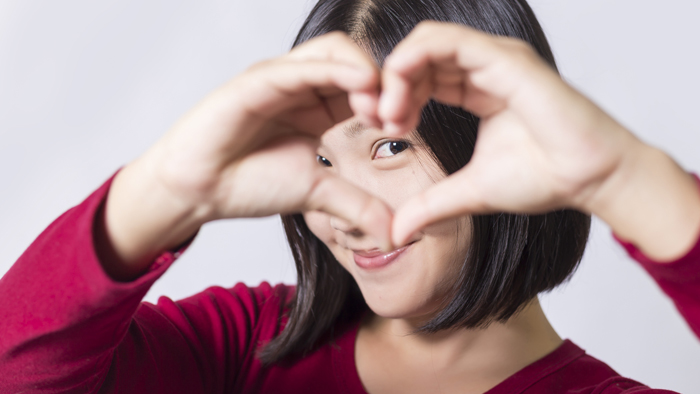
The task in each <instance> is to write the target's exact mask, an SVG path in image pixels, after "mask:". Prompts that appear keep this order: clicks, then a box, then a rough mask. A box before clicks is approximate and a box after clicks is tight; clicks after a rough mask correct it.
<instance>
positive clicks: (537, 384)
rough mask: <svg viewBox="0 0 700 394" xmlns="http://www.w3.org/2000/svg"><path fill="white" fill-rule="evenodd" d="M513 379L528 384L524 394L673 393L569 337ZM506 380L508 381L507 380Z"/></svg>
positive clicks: (522, 385) (519, 384)
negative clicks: (620, 368) (606, 360)
mask: <svg viewBox="0 0 700 394" xmlns="http://www.w3.org/2000/svg"><path fill="white" fill-rule="evenodd" d="M509 379H514V381H513V383H514V385H515V386H514V387H516V386H519V387H527V389H525V390H524V391H522V392H523V394H525V393H527V394H540V393H542V394H544V393H567V394H672V393H673V392H672V391H668V390H658V389H652V388H649V387H648V386H645V385H644V384H642V383H639V382H637V381H635V380H632V379H628V378H625V377H622V376H620V375H619V374H618V373H617V372H615V370H613V369H612V368H611V367H610V366H608V365H607V364H606V363H604V362H603V361H600V360H598V359H597V358H595V357H592V356H590V355H588V354H586V352H585V351H584V350H583V349H581V348H580V347H578V346H577V345H575V344H574V343H573V342H571V341H569V340H566V341H564V343H563V344H562V345H561V346H560V347H559V348H557V349H556V350H554V351H553V352H552V353H550V354H548V355H547V356H545V357H543V358H542V359H540V360H538V361H536V362H534V363H533V364H531V365H529V366H527V367H526V368H524V369H522V370H521V371H519V372H518V373H516V374H515V375H513V376H511V378H509ZM504 383H505V382H504Z"/></svg>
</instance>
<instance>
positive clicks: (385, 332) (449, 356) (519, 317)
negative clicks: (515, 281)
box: [358, 299, 562, 392]
mask: <svg viewBox="0 0 700 394" xmlns="http://www.w3.org/2000/svg"><path fill="white" fill-rule="evenodd" d="M418 327H419V324H418V322H417V321H414V320H409V319H388V318H383V317H380V316H376V315H371V316H368V317H367V319H366V320H365V321H364V322H363V324H362V327H361V332H360V335H364V336H365V339H366V340H369V342H370V343H374V344H377V346H382V347H384V349H383V350H384V351H389V352H391V353H393V354H394V355H396V356H398V357H399V359H401V360H409V361H407V362H409V363H413V364H415V365H413V367H415V368H420V365H419V364H420V363H424V362H426V360H429V363H430V366H429V367H430V369H432V370H434V371H435V373H436V375H441V374H442V375H444V376H445V377H448V376H462V377H464V376H469V377H470V381H471V384H470V385H471V386H474V392H483V391H486V390H488V389H490V388H491V387H493V386H495V385H497V384H498V383H500V382H501V381H503V380H504V379H506V378H507V377H509V376H510V375H512V374H514V373H515V372H517V371H519V370H520V369H522V368H524V367H525V366H527V365H529V364H531V363H533V362H534V361H536V360H538V359H540V358H542V357H544V356H545V355H547V354H549V353H550V352H552V351H553V350H554V349H556V348H557V347H558V346H559V345H561V343H562V340H561V338H560V337H559V335H557V333H556V332H555V331H554V329H553V328H552V326H551V325H550V323H549V321H548V320H547V318H546V317H545V315H544V312H543V311H542V308H541V306H540V304H539V301H538V300H537V299H534V300H533V301H531V302H530V303H528V304H527V305H526V306H525V308H524V309H523V310H522V311H520V312H519V313H518V314H516V315H515V316H513V317H512V318H511V319H509V320H508V321H507V322H505V323H493V324H491V325H490V326H488V327H487V328H484V329H456V330H446V331H443V332H439V333H436V334H416V333H415V330H416V328H418ZM358 356H359V354H358ZM479 390H482V391H479Z"/></svg>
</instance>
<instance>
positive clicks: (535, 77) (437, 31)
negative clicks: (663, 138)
mask: <svg viewBox="0 0 700 394" xmlns="http://www.w3.org/2000/svg"><path fill="white" fill-rule="evenodd" d="M382 85H383V86H382V88H383V90H382V95H381V101H380V104H379V109H378V117H379V119H380V121H381V122H382V123H383V124H384V129H385V130H386V131H387V132H388V133H390V134H393V135H401V134H403V133H406V132H408V131H410V130H411V129H413V128H415V127H416V125H417V123H418V116H419V110H420V108H421V107H422V106H423V105H424V104H425V102H426V101H427V100H428V99H429V98H431V97H432V98H434V99H436V100H437V101H440V102H443V103H446V104H450V105H455V106H461V107H463V108H464V109H466V110H468V111H471V112H472V113H474V114H476V115H477V116H479V117H480V118H481V123H480V128H479V136H478V139H477V142H476V147H475V151H474V155H473V157H472V159H471V161H470V163H469V164H468V165H467V166H465V167H464V168H463V169H462V170H460V171H458V172H457V173H455V174H453V175H452V176H450V177H448V178H447V179H446V180H444V181H442V182H440V183H438V184H436V185H435V186H434V187H432V188H430V189H428V190H426V191H425V192H424V193H422V194H420V195H418V196H416V197H414V198H413V199H412V200H410V201H409V202H407V203H406V204H405V205H404V206H402V207H400V208H399V209H398V211H397V212H396V216H395V219H394V226H393V234H392V239H393V242H394V243H395V244H397V245H400V244H403V243H404V242H405V241H406V240H407V239H408V238H409V237H410V235H411V234H412V233H413V232H415V231H417V230H418V229H420V228H422V227H424V226H426V225H428V224H430V223H433V222H436V221H439V220H441V219H445V218H448V217H451V216H458V215H466V214H478V213H489V212H498V211H509V212H523V213H540V212H546V211H550V210H554V209H561V208H575V209H579V210H582V211H586V212H590V213H594V214H596V215H598V216H600V217H601V218H602V219H603V220H605V221H606V222H607V223H608V224H610V225H611V226H612V228H613V230H614V231H616V232H617V234H618V235H619V236H621V237H623V238H626V239H628V240H631V241H633V242H635V243H636V244H637V245H638V246H640V248H642V250H643V251H645V252H646V253H647V254H649V255H650V256H651V257H656V258H660V259H670V258H672V257H675V256H678V255H680V254H681V253H682V252H683V251H685V250H687V248H689V247H690V246H692V244H693V243H694V241H695V239H696V237H697V234H698V231H699V229H700V197H699V196H698V191H697V185H696V184H695V182H694V181H693V179H692V178H691V177H690V176H688V174H686V173H685V172H684V171H683V170H682V169H680V168H679V167H678V166H677V165H676V164H675V163H674V162H673V161H672V160H671V159H670V158H668V156H666V155H665V154H663V153H661V152H659V151H657V150H655V149H653V148H651V147H649V146H647V145H645V144H643V143H642V142H641V141H640V140H638V139H637V138H636V137H635V136H634V135H632V134H631V133H630V132H628V131H627V130H626V129H625V128H624V127H622V126H621V125H619V124H618V123H617V122H615V121H614V120H613V119H612V118H610V117H609V116H608V115H607V114H606V113H605V112H603V111H602V110H600V109H599V108H598V107H597V106H596V105H595V104H593V103H592V102H590V101H589V100H588V99H586V98H585V97H584V96H582V95H581V94H579V93H578V92H577V91H576V90H574V89H573V88H571V87H570V86H569V85H567V84H566V83H564V82H563V81H562V80H561V78H560V77H559V76H558V75H557V74H556V72H555V71H554V70H552V69H551V67H549V66H548V65H547V64H546V63H545V62H544V61H543V60H542V59H541V58H540V57H539V56H538V55H537V54H536V53H535V52H534V50H533V49H532V48H531V47H529V46H528V45H527V44H525V43H524V42H522V41H519V40H515V39H511V38H504V37H494V36H490V35H487V34H484V33H480V32H477V31H475V30H473V29H470V28H467V27H463V26H458V25H451V24H444V23H437V22H425V23H422V24H420V25H419V26H418V27H416V29H415V30H414V31H413V32H412V33H411V34H410V35H409V36H408V37H407V38H406V39H405V40H404V41H402V42H401V43H400V44H399V45H398V46H397V47H396V48H395V49H394V51H393V52H392V54H391V55H390V56H389V57H388V58H387V60H386V63H385V65H384V70H383V74H382Z"/></svg>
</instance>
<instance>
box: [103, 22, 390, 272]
mask: <svg viewBox="0 0 700 394" xmlns="http://www.w3.org/2000/svg"><path fill="white" fill-rule="evenodd" d="M378 94H379V70H378V68H377V66H376V65H375V63H374V62H373V61H372V60H371V59H370V58H369V57H368V56H367V55H366V54H365V53H364V52H363V51H362V50H361V49H360V48H359V47H358V46H357V45H356V44H354V43H353V42H352V41H351V40H350V38H348V37H347V36H346V35H344V34H342V33H331V34H327V35H325V36H321V37H318V38H315V39H313V40H310V41H308V42H307V43H305V44H303V45H300V46H298V47H296V48H295V49H294V50H292V51H291V52H289V53H288V54H287V55H285V56H282V57H280V58H277V59H273V60H269V61H265V62H261V63H258V64H256V65H254V66H253V67H251V68H250V69H248V70H247V71H246V72H244V73H243V74H241V75H239V76H238V77H236V78H234V79H233V80H232V81H230V82H229V83H227V84H226V85H225V86H223V87H222V88H220V89H218V90H217V91H215V92H214V93H212V94H211V95H210V96H209V97H207V98H206V99H205V100H204V101H203V102H201V103H200V104H199V105H198V106H196V107H195V108H194V109H193V110H191V111H190V112H189V113H188V114H187V115H186V116H184V117H183V118H182V119H181V120H180V121H179V122H178V123H177V124H176V125H175V126H174V127H173V128H172V129H171V130H170V131H169V132H168V133H167V134H166V135H165V136H164V137H163V138H162V139H161V140H160V141H158V142H157V143H156V145H154V146H153V147H152V148H151V149H149V150H148V151H147V152H146V153H145V154H144V155H143V156H142V157H140V158H139V159H137V160H136V161H134V162H133V163H130V164H129V165H127V166H126V167H125V168H124V169H123V170H122V171H121V172H120V173H119V174H117V176H116V178H115V180H114V183H113V185H112V187H111V190H110V193H109V196H108V199H107V205H106V213H105V215H104V218H105V220H104V222H103V223H102V225H100V226H99V228H100V229H101V230H98V236H97V239H96V242H97V243H98V244H99V245H98V249H105V248H106V249H107V250H110V249H111V251H110V252H109V253H108V254H109V256H108V257H107V258H105V257H104V256H102V257H103V258H102V260H103V262H104V264H105V269H106V270H107V272H108V273H109V274H110V275H111V276H112V277H114V278H116V279H122V280H128V279H131V278H134V277H136V276H138V275H139V274H140V273H141V272H143V270H144V269H145V268H146V267H147V266H148V264H149V263H150V261H151V259H152V258H154V257H155V256H156V255H157V254H158V253H160V252H162V251H164V250H166V249H169V248H172V247H175V246H177V245H178V244H180V243H182V242H184V241H185V240H187V239H188V238H189V237H191V236H192V235H193V234H194V233H195V232H196V231H197V230H198V229H199V227H200V226H201V225H202V224H203V223H205V222H208V221H212V220H216V219H222V218H236V217H260V216H268V215H273V214H277V213H292V212H301V211H307V210H318V211H323V212H326V213H329V214H331V215H333V216H336V217H340V218H342V219H344V220H346V221H348V222H350V223H353V224H355V225H357V226H358V227H359V228H361V229H363V230H364V231H365V232H366V233H367V234H370V235H372V236H374V237H375V238H377V239H378V240H379V241H380V242H382V244H388V243H389V239H390V224H391V211H390V209H389V208H388V206H387V205H386V204H384V203H383V202H381V201H380V200H379V199H377V198H375V197H373V196H371V195H370V194H368V193H366V192H364V191H363V190H361V189H359V188H357V187H355V186H353V185H352V184H350V183H348V182H346V181H344V180H342V179H341V178H339V177H336V176H333V175H332V174H331V173H330V172H329V171H323V169H322V167H321V166H320V165H319V164H318V163H317V162H316V147H317V144H318V141H319V138H320V136H321V135H322V134H323V133H324V132H325V131H326V130H328V129H329V128H331V127H332V126H333V125H335V124H337V123H339V122H341V121H343V120H345V119H347V118H349V117H351V116H352V115H353V112H357V113H360V114H363V115H362V116H364V117H366V118H368V119H365V121H367V122H370V123H371V122H373V119H370V118H371V116H372V114H373V111H374V110H375V108H376V104H377V99H378Z"/></svg>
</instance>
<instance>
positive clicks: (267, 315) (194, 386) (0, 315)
mask: <svg viewBox="0 0 700 394" xmlns="http://www.w3.org/2000/svg"><path fill="white" fill-rule="evenodd" d="M109 185H110V182H109V181H108V182H107V183H105V184H104V185H103V186H102V187H100V188H99V189H98V190H97V191H95V192H94V193H93V194H92V195H91V196H89V197H88V198H87V199H86V200H85V201H84V202H83V203H81V204H80V205H78V206H76V207H74V208H73V209H71V210H69V211H68V212H66V213H65V214H63V215H62V216H61V217H59V218H58V219H57V220H56V221H54V222H53V223H52V224H51V225H50V226H49V227H48V228H47V229H46V230H45V231H44V232H43V233H42V234H41V235H40V236H39V237H38V238H37V239H36V241H34V243H32V245H31V246H30V247H29V248H28V249H27V250H26V251H25V252H24V254H23V255H22V256H21V257H20V258H19V260H18V261H17V262H16V263H15V264H14V265H13V267H12V268H11V269H10V270H9V271H8V272H7V274H5V276H4V277H3V278H2V279H0V394H6V393H13V394H14V393H97V392H100V393H102V392H104V393H130V394H139V393H144V394H146V393H148V394H154V393H168V394H173V393H187V394H197V393H254V392H261V393H305V394H308V393H349V394H355V393H365V391H364V389H363V387H362V383H361V382H360V379H359V376H358V374H357V370H356V368H355V360H354V343H355V337H356V334H357V330H358V327H359V321H357V322H354V323H353V324H350V325H347V326H345V327H338V328H337V330H336V332H339V333H341V334H340V335H339V336H338V337H337V338H336V340H335V341H334V342H333V343H329V344H327V345H324V346H321V347H320V348H318V350H316V351H315V352H313V353H311V354H309V355H307V356H306V357H304V358H303V359H301V360H299V361H298V362H296V363H294V364H292V365H284V366H282V365H274V366H271V367H269V368H264V367H263V366H262V364H261V363H260V361H259V360H257V359H256V357H255V350H256V347H257V346H258V344H260V343H264V342H266V341H268V340H270V339H271V338H273V337H274V336H275V335H276V334H277V333H279V332H280V330H281V328H282V327H281V324H284V321H285V320H284V319H280V314H281V313H282V311H283V308H281V305H282V303H284V302H285V301H286V300H288V299H289V297H290V296H291V295H292V294H293V286H287V285H277V286H274V287H272V286H270V285H269V284H267V283H262V284H261V285H259V286H258V287H255V288H249V287H246V286H245V285H243V284H238V285H236V286H235V287H233V288H230V289H224V288H220V287H212V288H209V289H207V290H205V291H203V292H201V293H199V294H197V295H194V296H192V297H189V298H186V299H184V300H181V301H177V302H174V301H171V300H170V299H168V298H165V297H162V298H161V299H160V300H159V301H158V304H157V305H153V304H150V303H142V302H141V299H142V298H143V296H144V295H145V294H146V292H147V291H148V289H149V287H150V286H151V285H152V284H153V282H154V281H156V280H157V279H158V278H159V277H160V276H161V275H162V274H163V273H164V272H165V270H166V269H167V268H168V267H169V266H170V264H172V263H173V261H174V260H175V259H176V258H177V256H178V253H172V252H166V253H163V254H162V255H161V256H160V257H158V258H157V259H156V260H155V261H154V263H153V264H152V265H151V266H150V269H149V271H148V272H147V273H146V274H144V275H142V276H141V277H140V278H138V279H136V280H134V281H132V282H128V283H122V282H115V281H114V280H112V279H111V278H110V277H109V276H107V275H106V274H105V272H104V271H103V269H102V266H101V264H100V261H99V260H98V257H97V253H96V251H95V247H94V241H93V232H94V223H95V215H96V213H97V212H100V210H99V208H100V206H101V205H102V204H103V203H104V200H105V198H106V195H107V191H108V189H109ZM623 246H624V247H625V248H626V249H627V250H628V252H629V253H630V255H631V256H632V257H634V258H635V259H636V260H637V261H639V262H640V264H641V265H642V266H643V267H644V268H645V269H646V270H647V271H648V272H649V273H650V274H651V275H652V277H654V279H655V280H656V281H657V282H658V283H659V285H660V286H661V288H662V289H663V290H664V291H665V292H666V293H667V294H668V295H669V296H670V297H671V298H672V299H673V300H674V302H675V303H676V305H677V307H678V309H679V311H680V312H681V313H682V314H683V316H684V317H685V319H686V320H687V322H688V323H689V324H690V326H691V327H692V329H693V330H694V332H695V333H696V334H697V335H698V336H699V337H700V240H699V241H698V243H697V244H696V245H695V247H694V248H693V249H692V250H691V251H690V252H689V253H688V254H687V255H686V256H684V257H682V258H680V259H679V260H678V261H675V262H672V263H670V264H659V263H656V262H654V261H651V260H650V259H648V258H646V257H645V256H644V255H643V254H641V253H640V252H639V251H638V250H637V249H636V248H635V247H634V246H632V245H630V244H624V243H623ZM280 322H281V323H280ZM622 392H624V393H636V394H640V393H646V394H649V393H655V394H659V393H665V392H667V391H664V390H653V389H649V388H648V387H646V386H643V385H642V384H640V383H637V382H635V381H632V380H629V379H625V378H622V377H620V376H619V375H618V374H617V373H616V372H615V371H614V370H612V369H611V368H610V367H608V366H607V365H605V364H604V363H603V362H601V361H598V360H596V359H594V358H593V357H591V356H588V355H586V354H585V352H584V351H583V350H582V349H580V348H579V347H578V346H576V345H575V344H573V343H572V342H571V341H568V340H566V341H564V343H563V344H562V345H561V346H560V347H559V348H557V349H556V350H554V351H553V352H552V353H550V354H549V355H547V356H545V357H544V358H542V359H540V360H538V361H536V362H534V363H533V364H531V365H529V366H527V367H525V368H524V369H522V370H520V371H519V372H517V373H515V374H514V375H512V376H511V377H509V378H508V379H506V380H505V381H503V382H501V383H500V384H499V385H498V386H496V387H494V388H493V389H491V390H489V391H488V394H506V393H507V394H517V393H523V394H525V393H526V394H544V393H548V394H549V393H571V394H573V393H576V394H584V393H590V394H593V393H601V394H602V393H605V394H611V393H622Z"/></svg>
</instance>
